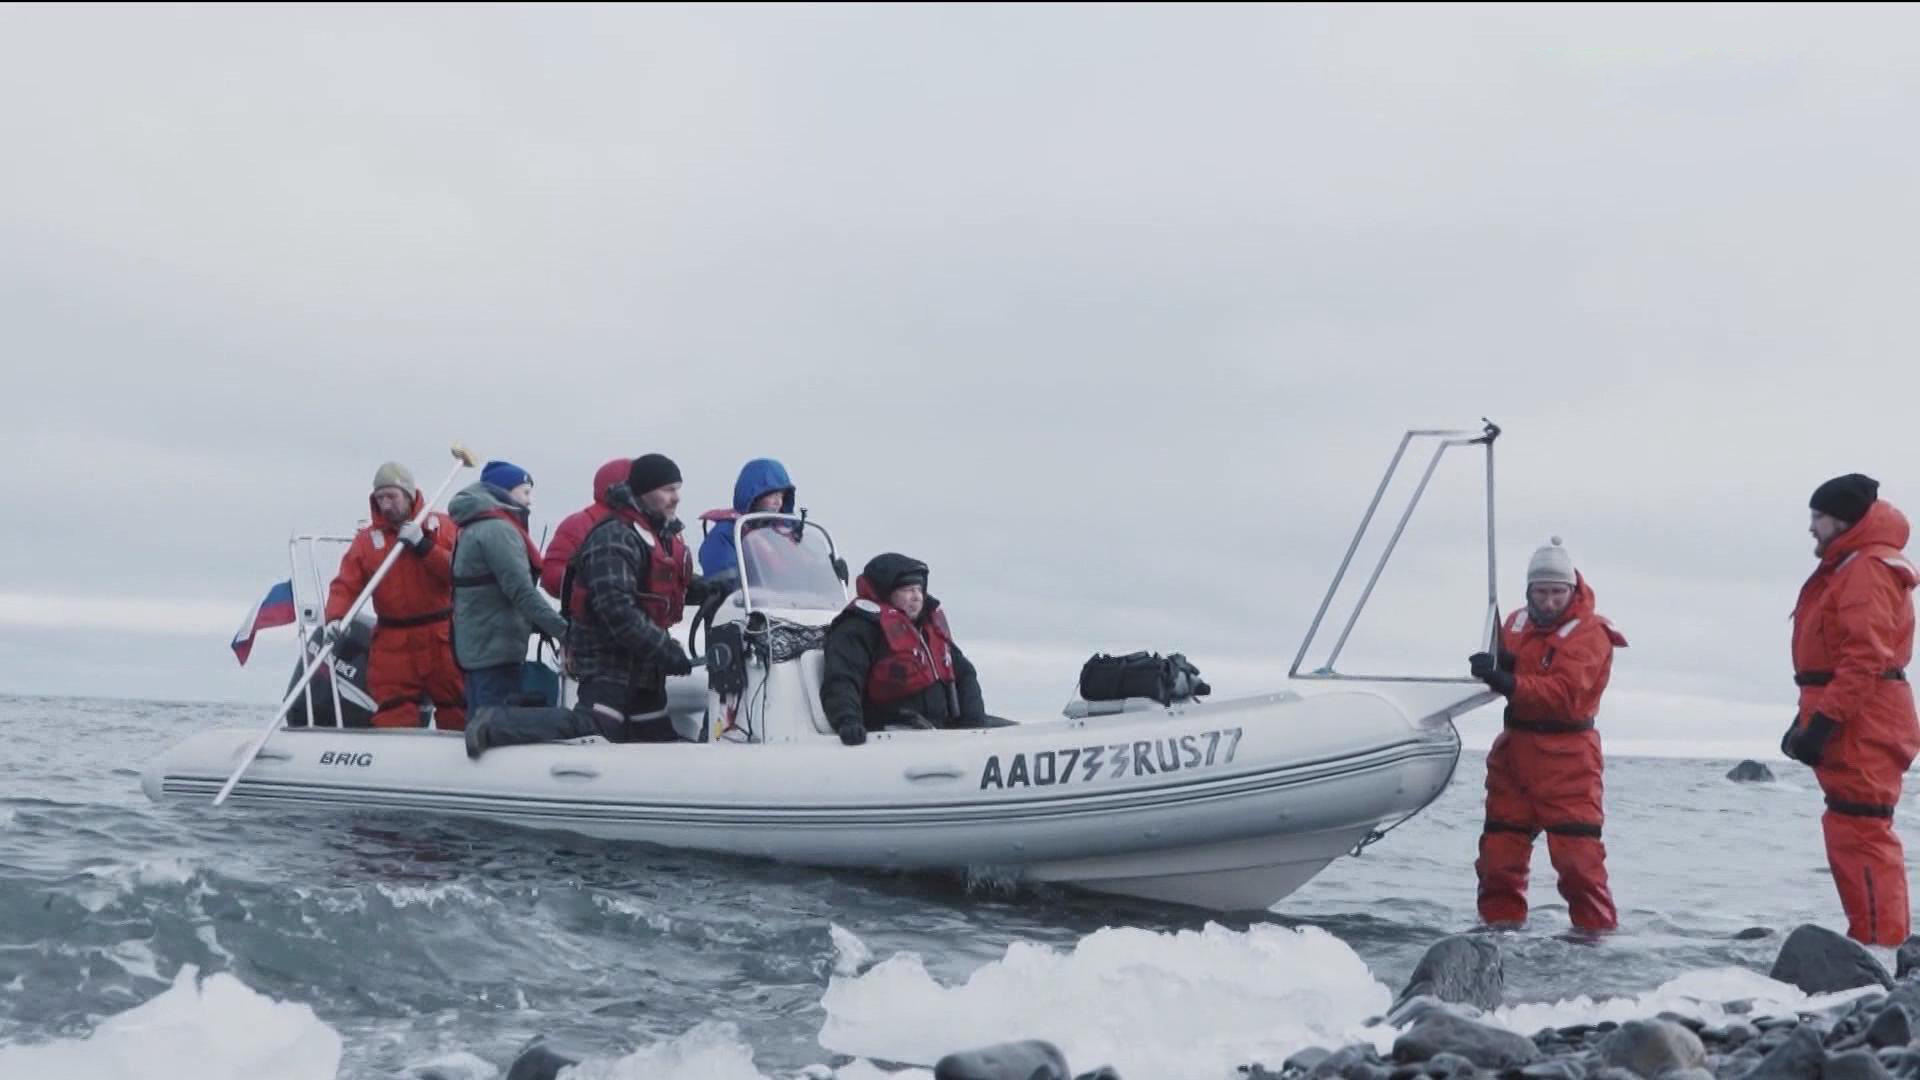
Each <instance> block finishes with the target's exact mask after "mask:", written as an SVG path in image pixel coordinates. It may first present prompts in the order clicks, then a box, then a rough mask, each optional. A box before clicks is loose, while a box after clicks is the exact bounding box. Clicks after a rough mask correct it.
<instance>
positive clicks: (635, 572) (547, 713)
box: [467, 454, 705, 758]
mask: <svg viewBox="0 0 1920 1080" xmlns="http://www.w3.org/2000/svg"><path fill="white" fill-rule="evenodd" d="M607 505H608V507H609V508H610V509H611V511H612V512H611V513H610V514H608V516H607V517H606V518H604V519H603V520H601V521H600V522H599V523H598V524H596V525H595V526H594V527H593V529H592V531H591V532H589V533H588V534H587V535H586V538H585V539H584V540H582V541H581V542H580V549H579V550H578V551H577V552H575V553H574V556H573V559H572V560H571V562H570V564H569V566H568V567H567V573H566V582H565V586H564V587H563V588H562V590H561V594H562V596H563V597H565V599H564V600H563V601H562V603H563V611H564V613H565V615H566V617H567V618H568V620H569V624H568V628H567V662H568V667H569V668H570V670H571V672H572V674H573V676H574V678H576V679H578V680H579V682H580V691H579V697H578V700H577V703H576V704H575V705H574V707H573V708H572V709H565V710H562V709H510V708H501V709H486V710H482V712H481V714H480V716H478V717H477V718H476V719H475V721H474V722H473V723H471V724H470V725H469V726H468V728H467V756H468V757H472V758H478V757H479V756H480V755H481V754H482V753H484V752H485V751H486V750H488V749H490V748H492V747H498V746H515V745H519V744H523V743H536V742H553V741H556V740H560V739H575V738H579V737H581V736H584V735H599V736H601V737H603V738H605V739H606V740H607V741H609V742H617V743H630V742H672V741H674V740H675V739H676V738H678V736H677V735H676V734H675V733H674V730H673V722H672V719H671V718H670V717H669V716H668V715H667V677H668V676H670V675H686V674H689V673H691V672H692V671H693V665H692V663H691V662H690V661H689V660H688V659H687V653H686V650H685V649H683V648H681V646H680V643H679V642H678V641H675V640H674V639H673V636H672V635H671V634H670V633H668V630H669V628H671V627H672V626H673V625H674V624H675V623H677V622H679V621H680V617H681V615H682V614H683V613H684V608H685V607H686V603H687V598H688V595H689V592H693V593H695V594H696V595H697V594H699V593H702V592H704V591H705V583H704V582H702V581H699V580H697V579H696V578H695V577H694V576H693V557H692V554H691V553H690V552H689V551H688V550H687V545H686V542H685V541H684V540H682V539H681V535H680V533H681V524H680V520H679V519H678V518H676V517H675V516H674V511H675V510H676V509H678V508H679V505H680V468H679V466H677V465H675V464H674V463H673V461H672V460H671V459H670V458H668V457H666V456H665V455H663V454H646V455H643V456H641V457H638V458H635V459H634V460H633V463H632V465H631V466H629V467H628V470H627V482H626V483H624V484H618V485H615V486H614V487H613V488H611V489H609V490H608V492H607Z"/></svg>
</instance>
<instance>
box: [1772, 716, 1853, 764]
mask: <svg viewBox="0 0 1920 1080" xmlns="http://www.w3.org/2000/svg"><path fill="white" fill-rule="evenodd" d="M1839 726H1840V725H1838V724H1836V723H1834V721H1833V718H1832V717H1830V716H1828V715H1827V714H1826V713H1819V712H1817V713H1814V714H1813V719H1811V720H1808V721H1807V726H1806V727H1804V728H1803V727H1801V726H1800V718H1799V717H1797V716H1796V717H1794V722H1793V726H1792V727H1789V728H1788V729H1787V733H1786V735H1784V736H1782V737H1781V739H1780V752H1781V753H1783V754H1785V755H1787V756H1788V757H1790V758H1792V759H1793V760H1795V761H1798V762H1800V763H1801V764H1803V765H1811V766H1818V765H1819V764H1820V759H1821V758H1823V757H1825V756H1826V752H1827V740H1828V739H1831V738H1833V732H1834V729H1835V728H1837V727H1839Z"/></svg>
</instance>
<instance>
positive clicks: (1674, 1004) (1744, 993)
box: [1486, 967, 1882, 1035]
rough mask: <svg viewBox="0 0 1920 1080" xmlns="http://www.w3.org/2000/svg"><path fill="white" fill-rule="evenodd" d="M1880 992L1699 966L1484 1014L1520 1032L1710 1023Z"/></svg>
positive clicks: (1829, 1004) (1802, 1008)
mask: <svg viewBox="0 0 1920 1080" xmlns="http://www.w3.org/2000/svg"><path fill="white" fill-rule="evenodd" d="M1881 992H1882V991H1881V989H1880V987H1877V986H1874V987H1862V988H1860V989H1859V990H1848V991H1844V992H1842V993H1838V994H1812V995H1810V994H1807V993H1804V992H1802V991H1801V990H1800V989H1799V988H1798V987H1794V986H1790V985H1788V984H1786V983H1783V982H1777V981H1775V980H1773V979H1769V978H1767V977H1766V976H1765V975H1762V974H1760V973H1759V972H1757V971H1750V970H1748V969H1746V968H1737V967H1723V968H1703V969H1701V970H1699V971H1689V972H1687V973H1686V974H1684V975H1680V976H1678V977H1677V978H1673V979H1669V980H1668V981H1666V982H1664V983H1661V984H1660V985H1659V986H1657V987H1655V988H1654V989H1652V990H1650V991H1648V992H1647V993H1645V994H1641V995H1639V996H1638V997H1616V998H1602V999H1601V1000H1599V1001H1594V1000H1593V999H1592V998H1589V997H1587V996H1585V995H1581V996H1579V997H1573V998H1563V999H1561V1000H1559V1001H1555V1002H1551V1003H1541V1004H1530V1005H1509V1006H1506V1007H1504V1008H1500V1009H1495V1010H1494V1011H1493V1012H1492V1013H1490V1014H1488V1016H1487V1017H1486V1019H1487V1020H1488V1021H1489V1022H1491V1023H1495V1024H1499V1025H1501V1026H1502V1027H1506V1028H1509V1029H1511V1030H1513V1031H1517V1032H1519V1033H1520V1034H1522V1035H1531V1034H1533V1033H1534V1032H1536V1031H1539V1030H1540V1029H1541V1028H1544V1027H1567V1026H1570V1025H1573V1024H1597V1023H1600V1022H1602V1021H1606V1020H1612V1021H1614V1022H1615V1023H1620V1022H1624V1021H1627V1020H1645V1019H1648V1018H1650V1017H1652V1016H1654V1015H1656V1014H1658V1013H1661V1012H1675V1013H1679V1014H1680V1015H1682V1016H1692V1017H1697V1018H1699V1019H1700V1020H1702V1021H1705V1022H1706V1023H1708V1024H1726V1023H1730V1022H1733V1021H1738V1020H1749V1019H1752V1018H1753V1017H1759V1016H1791V1015H1793V1014H1794V1013H1796V1012H1817V1011H1819V1010H1821V1009H1827V1008H1832V1007H1834V1006H1836V1005H1843V1004H1845V1003H1847V1002H1849V1001H1852V1000H1853V999H1854V998H1857V997H1861V996H1864V995H1866V994H1872V993H1881ZM1735 1001H1740V1002H1750V1003H1751V1007H1750V1009H1749V1011H1747V1012H1745V1013H1731V1012H1728V1011H1727V1009H1726V1005H1727V1003H1729V1002H1735Z"/></svg>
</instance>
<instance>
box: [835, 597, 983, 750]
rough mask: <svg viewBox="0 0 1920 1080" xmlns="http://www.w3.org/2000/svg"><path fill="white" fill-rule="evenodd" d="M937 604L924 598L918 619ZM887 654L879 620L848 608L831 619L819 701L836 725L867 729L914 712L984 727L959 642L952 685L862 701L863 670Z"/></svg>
mask: <svg viewBox="0 0 1920 1080" xmlns="http://www.w3.org/2000/svg"><path fill="white" fill-rule="evenodd" d="M939 606H940V601H938V600H935V599H934V598H933V597H931V596H929V597H927V604H926V607H924V608H922V609H921V611H920V621H921V622H925V621H926V620H927V618H928V616H930V615H932V614H933V612H934V611H935V610H936V609H938V608H939ZM886 654H887V638H886V634H885V632H884V631H882V630H881V629H880V624H879V623H878V622H876V621H874V620H873V619H871V618H868V617H866V616H864V615H861V614H858V613H855V612H851V611H846V612H841V613H840V614H839V615H838V616H837V617H835V618H834V620H833V625H832V626H831V627H829V628H828V630H827V641H826V656H825V657H824V659H825V665H824V671H823V673H822V675H821V678H820V704H821V706H822V707H823V708H825V709H826V711H827V719H829V720H831V721H832V722H833V726H834V727H835V728H836V729H838V728H842V727H845V726H846V725H848V724H851V723H864V724H865V725H866V726H867V728H868V729H869V730H877V729H880V728H885V727H889V726H896V727H897V726H902V725H903V723H904V721H905V719H906V714H908V713H918V714H919V715H921V716H923V717H925V718H926V719H928V720H929V721H931V722H932V723H933V724H934V725H935V726H936V727H943V728H952V727H982V726H984V725H985V723H986V716H987V707H986V704H985V702H984V701H983V700H982V698H981V696H980V679H979V676H978V675H977V674H975V672H974V669H973V662H972V661H971V660H968V659H967V658H966V655H965V654H964V653H962V652H961V651H960V646H958V645H955V646H954V647H953V677H954V681H953V683H952V684H951V685H949V684H947V683H934V684H933V685H932V686H929V687H927V688H926V689H925V690H922V691H920V693H918V694H915V695H914V696H912V697H910V698H908V699H906V700H905V701H898V702H895V703H893V704H892V705H888V706H884V707H882V706H878V705H869V704H867V701H866V696H867V673H868V672H870V671H872V670H873V665H874V663H875V662H876V661H877V660H879V659H880V658H881V657H883V656H885V655H886Z"/></svg>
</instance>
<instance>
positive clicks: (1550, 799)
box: [1474, 574, 1627, 930]
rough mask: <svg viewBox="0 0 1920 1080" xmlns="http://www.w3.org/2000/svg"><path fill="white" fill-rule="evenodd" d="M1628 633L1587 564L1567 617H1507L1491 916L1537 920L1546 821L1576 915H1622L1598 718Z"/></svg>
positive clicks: (1483, 855)
mask: <svg viewBox="0 0 1920 1080" xmlns="http://www.w3.org/2000/svg"><path fill="white" fill-rule="evenodd" d="M1626 643H1627V641H1626V639H1625V638H1623V637H1621V636H1620V634H1619V632H1618V631H1616V630H1614V629H1613V627H1612V626H1610V625H1608V623H1607V621H1606V620H1605V619H1604V618H1601V617H1600V616H1599V615H1597V614H1595V613H1594V610H1593V589H1592V588H1590V587H1589V586H1588V585H1587V582H1586V579H1585V578H1583V577H1580V576H1579V575H1578V574H1576V575H1575V576H1574V593H1573V599H1572V600H1571V601H1569V602H1568V604H1567V609H1566V611H1565V612H1564V613H1563V614H1562V616H1561V618H1560V620H1559V621H1558V622H1556V623H1554V624H1552V625H1549V626H1541V625H1537V624H1535V623H1534V622H1533V619H1532V617H1531V616H1530V615H1529V614H1528V612H1527V609H1525V608H1522V609H1520V610H1519V611H1516V612H1514V613H1513V614H1512V616H1510V617H1509V618H1508V619H1507V621H1506V622H1505V623H1503V624H1501V627H1500V657H1499V669H1500V670H1499V671H1497V672H1495V673H1494V675H1493V676H1490V677H1488V680H1487V681H1488V684H1489V685H1490V686H1492V687H1493V688H1494V689H1495V690H1498V691H1500V692H1501V693H1504V694H1506V696H1507V699H1508V700H1507V711H1506V723H1505V730H1504V731H1502V732H1501V733H1500V735H1499V736H1498V737H1497V738H1495V739H1494V741H1493V749H1492V751H1491V752H1489V753H1488V754H1487V819H1486V826H1485V828H1484V831H1483V832H1482V833H1481V835H1480V858H1479V860H1478V861H1476V862H1475V863H1474V870H1475V871H1476V872H1477V873H1478V875H1479V878H1480V918H1481V920H1482V921H1484V922H1486V923H1489V924H1501V923H1508V924H1511V923H1520V922H1525V921H1526V918H1527V874H1528V864H1529V863H1531V862H1532V860H1533V839H1534V837H1536V836H1538V835H1539V834H1540V833H1542V832H1545V833H1546V834H1547V854H1548V856H1549V857H1550V858H1551V859H1552V860H1553V869H1554V871H1555V873H1557V874H1558V875H1559V879H1560V880H1559V886H1560V895H1561V896H1562V897H1564V898H1566V901H1567V910H1568V914H1569V916H1570V917H1571V918H1572V920H1573V925H1574V926H1576V927H1578V928H1580V929H1582V930H1611V929H1613V928H1614V927H1615V926H1616V925H1617V924H1618V923H1619V916H1618V915H1617V914H1616V913H1615V911H1614V906H1613V894H1612V893H1611V892H1610V891H1609V890H1608V889H1607V866H1606V859H1607V848H1606V845H1605V844H1604V843H1602V842H1601V840H1600V827H1601V825H1602V824H1603V823H1604V819H1605V812H1604V809H1603V807H1602V805H1601V804H1602V783H1601V769H1602V767H1603V762H1602V760H1601V756H1600V733H1599V732H1597V731H1595V730H1594V726H1593V725H1594V718H1595V717H1596V716H1597V715H1598V714H1599V711H1600V695H1601V694H1603V693H1605V692H1606V689H1607V679H1608V677H1609V676H1610V675H1611V674H1612V671H1613V650H1614V649H1615V648H1616V647H1623V646H1625V645H1626ZM1501 675H1505V676H1508V678H1499V677H1498V676H1501ZM1509 680H1510V681H1509Z"/></svg>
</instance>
